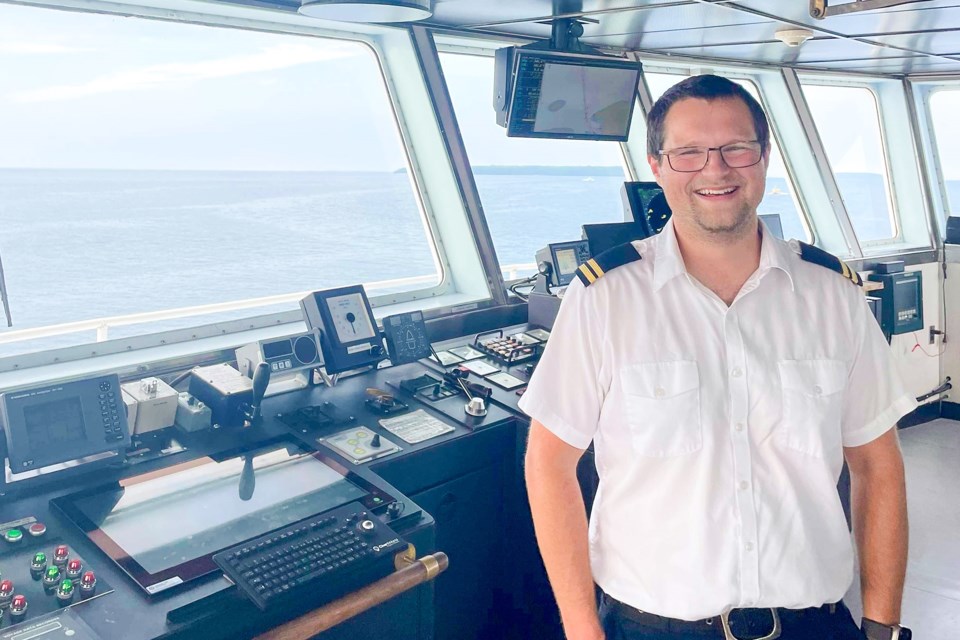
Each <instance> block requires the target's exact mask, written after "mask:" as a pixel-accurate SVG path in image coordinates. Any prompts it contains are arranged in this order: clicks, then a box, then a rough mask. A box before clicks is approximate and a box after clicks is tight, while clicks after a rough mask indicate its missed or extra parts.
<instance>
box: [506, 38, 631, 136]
mask: <svg viewBox="0 0 960 640" xmlns="http://www.w3.org/2000/svg"><path fill="white" fill-rule="evenodd" d="M501 51H502V50H501ZM498 54H500V52H499V51H498ZM511 56H512V66H511V67H510V72H509V73H503V74H498V75H499V76H500V78H498V80H499V81H500V82H501V83H502V82H506V85H507V86H505V87H504V86H501V85H498V86H497V87H496V89H495V90H496V92H497V94H496V95H497V97H498V99H499V100H500V104H499V105H498V106H502V108H503V109H504V110H505V111H506V118H505V119H503V118H501V119H499V120H498V121H499V122H500V123H501V124H504V125H505V126H506V128H507V135H508V136H513V137H524V138H568V139H577V140H616V141H623V140H626V139H627V136H628V134H629V133H630V119H631V117H632V115H633V107H634V104H635V103H636V92H637V83H638V82H639V78H640V63H639V62H636V61H632V60H624V59H621V58H614V57H605V56H592V55H583V54H573V53H562V52H556V51H538V50H529V49H523V48H510V50H509V52H508V53H504V54H500V57H501V58H504V57H506V58H511ZM502 63H503V62H502ZM504 64H505V63H504Z"/></svg>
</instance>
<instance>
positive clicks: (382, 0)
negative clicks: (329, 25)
mask: <svg viewBox="0 0 960 640" xmlns="http://www.w3.org/2000/svg"><path fill="white" fill-rule="evenodd" d="M300 13H302V14H303V15H305V16H310V17H311V18H322V19H323V20H337V21H339V22H415V21H416V20H423V19H425V18H429V17H430V16H431V15H433V11H432V10H431V9H430V0H303V1H302V2H301V4H300Z"/></svg>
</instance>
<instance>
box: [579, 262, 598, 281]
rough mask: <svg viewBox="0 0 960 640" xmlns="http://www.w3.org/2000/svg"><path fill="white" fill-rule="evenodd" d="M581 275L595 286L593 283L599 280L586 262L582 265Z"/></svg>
mask: <svg viewBox="0 0 960 640" xmlns="http://www.w3.org/2000/svg"><path fill="white" fill-rule="evenodd" d="M580 273H582V274H583V275H584V276H586V278H587V280H589V281H590V284H593V282H594V281H595V280H596V279H597V276H595V275H593V271H591V270H590V267H589V266H587V263H586V262H584V263H583V264H582V265H580Z"/></svg>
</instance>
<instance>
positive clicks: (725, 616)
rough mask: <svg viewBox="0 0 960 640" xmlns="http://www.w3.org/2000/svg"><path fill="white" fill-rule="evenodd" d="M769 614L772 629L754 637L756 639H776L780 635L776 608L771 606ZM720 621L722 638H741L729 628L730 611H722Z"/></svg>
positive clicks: (735, 639)
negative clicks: (771, 618)
mask: <svg viewBox="0 0 960 640" xmlns="http://www.w3.org/2000/svg"><path fill="white" fill-rule="evenodd" d="M770 615H771V616H772V617H773V630H771V631H770V633H769V634H767V635H765V636H763V637H762V638H756V640H776V639H777V638H779V637H780V616H779V615H778V614H777V610H776V609H773V608H771V609H770ZM720 622H721V623H722V624H723V637H724V640H743V639H742V638H738V637H737V636H735V635H733V631H732V630H731V629H730V611H724V612H723V613H721V614H720Z"/></svg>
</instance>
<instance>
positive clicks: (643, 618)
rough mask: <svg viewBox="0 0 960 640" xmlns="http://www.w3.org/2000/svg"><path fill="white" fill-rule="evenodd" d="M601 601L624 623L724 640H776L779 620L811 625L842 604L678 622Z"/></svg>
mask: <svg viewBox="0 0 960 640" xmlns="http://www.w3.org/2000/svg"><path fill="white" fill-rule="evenodd" d="M603 599H604V602H605V604H606V606H607V607H609V608H611V609H612V610H614V611H616V612H617V614H618V615H620V616H621V617H623V618H626V619H628V620H633V621H634V622H637V623H640V624H642V625H644V626H645V627H650V628H653V629H657V630H660V631H668V632H674V633H686V634H697V635H704V636H709V635H713V636H717V637H721V636H722V637H723V638H724V639H725V640H775V639H776V638H779V637H780V633H781V621H787V622H788V623H791V626H793V625H800V624H803V623H805V622H806V623H814V621H815V620H817V619H818V618H819V619H823V618H825V617H827V616H832V615H833V614H834V613H836V611H837V609H838V608H839V607H841V606H842V603H830V604H825V605H822V606H820V607H809V608H807V609H784V608H782V607H778V608H775V609H774V608H771V609H731V610H730V611H728V612H726V613H723V614H720V615H719V616H714V617H712V618H704V619H703V620H693V621H690V620H678V619H676V618H667V617H664V616H658V615H656V614H654V613H647V612H646V611H640V610H639V609H636V608H634V607H631V606H630V605H628V604H624V603H622V602H620V601H619V600H616V599H614V598H611V597H610V596H609V595H607V594H606V593H604V594H603Z"/></svg>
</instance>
